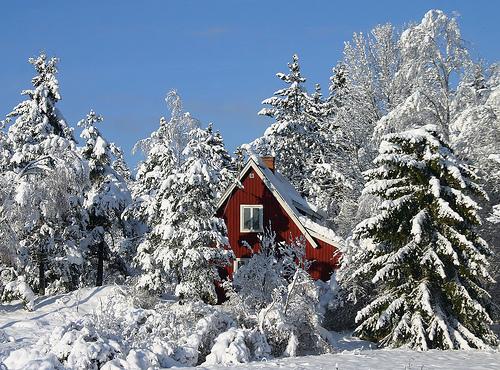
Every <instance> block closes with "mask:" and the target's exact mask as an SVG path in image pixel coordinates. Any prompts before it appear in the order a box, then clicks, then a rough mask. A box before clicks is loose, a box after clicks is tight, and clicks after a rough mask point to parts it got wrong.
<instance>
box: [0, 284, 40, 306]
mask: <svg viewBox="0 0 500 370" xmlns="http://www.w3.org/2000/svg"><path fill="white" fill-rule="evenodd" d="M0 293H2V294H1V296H0V298H1V299H0V300H1V301H4V302H9V301H12V300H14V299H20V300H22V302H23V304H24V307H25V308H26V309H27V310H28V311H33V309H34V308H35V293H33V290H31V288H30V286H29V285H28V284H27V283H26V281H25V279H24V276H19V277H18V278H17V279H16V280H13V281H10V282H8V283H7V284H5V287H3V291H0Z"/></svg>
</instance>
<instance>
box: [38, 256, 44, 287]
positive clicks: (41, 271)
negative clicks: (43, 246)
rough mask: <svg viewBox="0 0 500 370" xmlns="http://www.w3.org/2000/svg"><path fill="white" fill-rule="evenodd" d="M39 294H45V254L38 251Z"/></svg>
mask: <svg viewBox="0 0 500 370" xmlns="http://www.w3.org/2000/svg"><path fill="white" fill-rule="evenodd" d="M38 294H39V295H40V296H43V295H45V255H44V253H43V252H39V253H38Z"/></svg>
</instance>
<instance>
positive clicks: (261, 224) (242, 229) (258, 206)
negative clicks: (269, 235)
mask: <svg viewBox="0 0 500 370" xmlns="http://www.w3.org/2000/svg"><path fill="white" fill-rule="evenodd" d="M246 208H249V209H251V218H252V219H253V216H254V210H255V209H259V210H260V212H261V214H262V217H260V218H259V229H258V230H255V229H247V228H245V209H246ZM252 227H253V225H252ZM240 232H242V233H262V232H264V206H263V205H262V204H241V205H240Z"/></svg>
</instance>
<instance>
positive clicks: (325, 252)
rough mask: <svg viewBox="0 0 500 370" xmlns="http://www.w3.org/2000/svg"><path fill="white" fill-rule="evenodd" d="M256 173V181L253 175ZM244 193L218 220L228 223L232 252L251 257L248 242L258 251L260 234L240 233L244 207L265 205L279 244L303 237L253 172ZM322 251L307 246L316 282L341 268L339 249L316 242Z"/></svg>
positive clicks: (229, 201)
mask: <svg viewBox="0 0 500 370" xmlns="http://www.w3.org/2000/svg"><path fill="white" fill-rule="evenodd" d="M251 173H253V178H251V177H250V174H251ZM241 183H242V185H243V189H239V188H236V189H235V190H233V193H232V194H231V195H230V196H229V197H228V199H227V200H226V201H225V202H224V204H222V206H221V208H220V209H219V210H218V213H217V216H218V217H221V218H223V219H224V221H225V222H226V226H227V229H228V237H229V243H230V246H231V249H232V250H233V252H234V254H235V256H236V257H237V258H242V257H250V256H251V252H250V251H249V250H248V248H246V247H245V246H243V241H244V240H245V241H246V242H247V243H248V244H250V245H251V246H252V248H253V249H254V250H256V249H257V247H258V243H259V240H258V237H257V236H258V233H246V232H240V205H241V204H248V205H263V208H264V228H267V227H269V225H270V223H271V227H272V229H273V230H274V232H276V239H277V241H286V242H290V241H291V240H293V239H295V238H297V237H299V236H300V235H302V233H301V232H300V229H299V228H298V227H297V225H296V224H295V223H294V222H293V220H292V219H291V218H290V217H289V216H288V214H287V213H286V212H285V210H284V209H283V208H282V207H281V205H280V204H279V202H278V201H277V199H276V198H275V197H274V195H273V194H272V193H271V191H270V190H269V189H268V188H267V187H266V185H265V184H264V182H263V181H262V180H261V178H260V177H259V175H258V174H257V173H255V172H254V170H253V169H252V168H250V169H249V171H248V172H247V173H246V174H245V175H244V176H243V178H242V180H241ZM316 242H317V243H318V247H317V248H314V247H313V246H312V245H311V244H310V243H309V241H308V242H307V244H306V257H307V258H308V259H309V260H314V262H313V264H312V266H311V269H310V273H311V276H312V277H313V278H314V279H322V280H328V279H329V278H330V274H331V273H332V271H333V270H334V269H335V268H336V267H337V265H338V258H339V256H338V255H337V256H335V252H336V251H337V249H336V248H335V247H334V246H332V245H329V244H328V243H325V242H324V241H322V240H316ZM228 273H229V274H230V275H231V274H232V273H233V266H229V267H228Z"/></svg>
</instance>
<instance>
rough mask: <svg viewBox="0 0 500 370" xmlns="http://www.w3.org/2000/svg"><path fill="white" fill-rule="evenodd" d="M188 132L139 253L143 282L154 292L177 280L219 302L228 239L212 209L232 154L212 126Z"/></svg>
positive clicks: (180, 289) (178, 285)
mask: <svg viewBox="0 0 500 370" xmlns="http://www.w3.org/2000/svg"><path fill="white" fill-rule="evenodd" d="M190 136H191V141H190V142H189V143H188V145H187V147H186V148H185V150H184V151H183V156H185V158H186V160H185V161H184V163H183V164H182V165H181V167H180V168H179V169H176V170H174V171H173V173H172V174H171V175H170V176H168V178H166V179H165V181H163V182H162V184H161V186H160V187H159V189H158V193H157V195H156V202H155V205H154V210H155V217H154V218H152V219H151V224H150V227H151V231H150V232H149V233H148V234H147V235H146V238H145V240H144V241H143V242H142V243H141V245H140V246H139V248H138V253H137V257H136V260H137V262H138V264H139V265H140V266H141V267H142V268H143V270H144V275H143V276H142V278H141V280H140V282H139V284H140V285H141V286H144V287H146V288H147V289H149V290H153V291H156V292H163V291H165V290H166V289H167V288H168V286H174V285H175V293H176V294H177V295H178V296H180V297H182V298H183V299H190V298H193V299H203V300H205V301H207V302H211V303H215V302H216V301H217V295H216V291H215V285H214V284H215V282H216V281H218V280H219V275H218V270H217V268H218V267H220V266H222V265H224V264H225V263H227V256H228V251H227V245H228V240H227V237H226V227H225V224H224V221H223V220H222V219H219V218H216V217H215V216H214V213H215V204H216V200H217V196H218V194H219V193H220V191H221V186H222V185H223V184H224V183H225V178H224V174H225V171H224V168H223V166H224V165H225V164H227V163H228V158H229V155H228V154H227V152H226V151H225V149H224V147H223V143H222V141H221V140H220V139H221V137H220V135H219V134H218V133H214V132H213V131H212V128H211V126H209V128H208V129H206V130H203V129H194V130H193V131H192V132H191V133H190Z"/></svg>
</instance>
